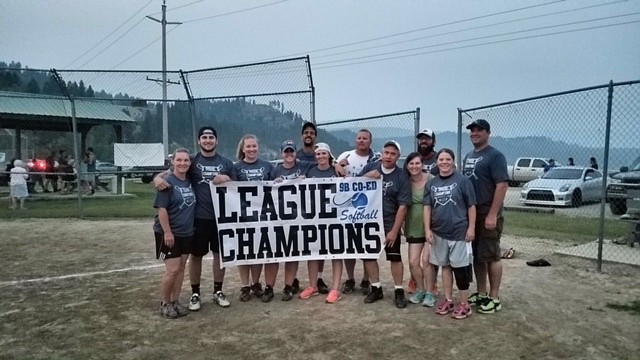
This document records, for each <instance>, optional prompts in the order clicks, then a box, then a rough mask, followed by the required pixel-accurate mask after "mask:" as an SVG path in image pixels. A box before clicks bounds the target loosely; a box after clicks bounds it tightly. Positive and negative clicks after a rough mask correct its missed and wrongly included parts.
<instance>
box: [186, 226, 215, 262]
mask: <svg viewBox="0 0 640 360" xmlns="http://www.w3.org/2000/svg"><path fill="white" fill-rule="evenodd" d="M193 226H194V229H193V250H192V251H191V253H192V254H193V255H194V256H198V257H200V256H205V255H207V254H208V253H209V250H211V252H213V253H214V254H219V253H220V239H219V237H218V224H217V223H216V221H215V220H213V219H211V220H209V219H198V218H196V219H195V221H194V222H193Z"/></svg>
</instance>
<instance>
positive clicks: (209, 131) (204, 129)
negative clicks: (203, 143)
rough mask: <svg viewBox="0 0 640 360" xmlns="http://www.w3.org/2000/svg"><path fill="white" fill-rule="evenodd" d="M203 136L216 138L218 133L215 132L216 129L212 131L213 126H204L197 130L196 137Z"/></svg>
mask: <svg viewBox="0 0 640 360" xmlns="http://www.w3.org/2000/svg"><path fill="white" fill-rule="evenodd" d="M204 134H209V135H213V136H215V137H216V138H217V137H218V133H217V132H216V129H214V128H213V126H209V125H205V126H203V127H201V128H200V130H198V137H200V136H202V135H204Z"/></svg>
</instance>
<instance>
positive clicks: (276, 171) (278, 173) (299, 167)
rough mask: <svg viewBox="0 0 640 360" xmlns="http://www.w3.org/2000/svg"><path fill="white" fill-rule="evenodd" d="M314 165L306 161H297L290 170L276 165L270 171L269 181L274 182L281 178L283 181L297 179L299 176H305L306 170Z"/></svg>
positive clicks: (281, 165)
mask: <svg viewBox="0 0 640 360" xmlns="http://www.w3.org/2000/svg"><path fill="white" fill-rule="evenodd" d="M313 165H315V163H311V162H308V161H297V162H296V163H295V164H294V165H293V166H292V167H291V168H288V169H287V168H285V167H284V165H283V164H278V165H276V167H274V168H273V170H271V179H272V180H275V179H277V178H279V177H282V178H283V179H284V180H292V179H297V178H299V177H300V176H305V174H306V173H307V170H309V168H310V167H311V166H313Z"/></svg>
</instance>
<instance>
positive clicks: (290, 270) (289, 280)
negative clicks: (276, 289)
mask: <svg viewBox="0 0 640 360" xmlns="http://www.w3.org/2000/svg"><path fill="white" fill-rule="evenodd" d="M297 272H298V262H297V261H292V262H288V263H284V284H285V285H289V286H291V285H293V279H295V278H296V273H297Z"/></svg>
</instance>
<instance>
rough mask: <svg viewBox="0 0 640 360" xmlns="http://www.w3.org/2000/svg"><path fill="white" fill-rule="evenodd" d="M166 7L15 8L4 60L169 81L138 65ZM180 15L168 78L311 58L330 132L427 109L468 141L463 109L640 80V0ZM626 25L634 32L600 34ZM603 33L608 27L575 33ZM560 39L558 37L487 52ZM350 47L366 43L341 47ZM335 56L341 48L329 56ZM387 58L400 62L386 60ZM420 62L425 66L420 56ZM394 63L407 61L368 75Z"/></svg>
mask: <svg viewBox="0 0 640 360" xmlns="http://www.w3.org/2000/svg"><path fill="white" fill-rule="evenodd" d="M160 5H161V0H151V1H149V0H126V1H125V0H109V1H102V0H92V1H86V0H56V1H54V0H38V1H36V0H2V1H0V60H3V61H6V62H9V61H20V62H21V63H22V64H23V66H29V67H31V68H44V69H49V68H62V69H64V68H67V69H78V68H81V69H145V70H159V69H161V64H162V62H161V42H160V41H157V42H155V43H154V44H152V45H151V46H149V47H148V48H147V49H145V50H144V51H142V52H140V53H139V54H137V55H135V56H133V57H131V55H132V54H134V53H136V52H137V51H139V50H140V49H142V48H143V47H145V46H147V45H148V44H150V43H152V42H153V41H154V40H156V39H157V38H158V37H159V36H160V25H159V24H158V23H155V22H153V21H151V20H149V19H144V20H142V19H143V18H144V16H145V15H153V16H154V17H156V18H159V17H160V16H161V15H160V14H159V11H160ZM596 5H601V6H596ZM167 7H168V9H169V10H170V11H169V12H168V13H167V14H168V15H167V19H168V21H181V22H184V24H183V25H180V26H178V27H177V28H176V29H174V30H171V29H172V28H173V26H169V27H168V30H171V31H170V32H169V34H168V35H167V42H168V45H167V51H168V57H167V59H168V60H167V61H168V69H173V70H177V69H185V70H192V69H200V68H210V67H218V66H225V65H233V64H241V63H250V62H255V61H260V60H265V59H272V58H282V57H290V56H298V55H304V54H309V55H310V56H311V64H312V72H313V78H314V83H315V86H316V102H317V105H316V118H317V121H318V122H326V121H329V120H338V119H347V118H354V117H365V116H372V115H378V114H385V113H394V112H400V111H408V110H413V109H415V108H416V107H420V108H421V115H422V116H421V118H422V127H427V126H428V127H431V128H434V129H435V130H437V131H442V130H455V128H456V122H457V112H456V108H458V107H462V108H469V107H475V106H481V105H487V104H491V103H497V102H503V101H509V100H514V99H519V98H524V97H529V96H537V95H542V94H546V93H552V92H558V91H564V90H570V89H574V88H580V87H587V86H592V85H600V84H604V83H607V82H608V81H609V80H611V79H613V80H614V81H627V80H637V79H640V14H639V13H640V1H637V0H634V1H599V0H584V1H582V0H574V1H553V0H547V1H536V0H526V1H525V0H523V1H514V0H504V1H497V0H496V1H480V0H475V1H471V0H468V1H444V0H442V1H426V0H425V1H417V0H416V1H406V0H404V1H403V0H393V1H392V0H385V1H382V0H370V1H364V0H362V1H338V0H323V1H320V0H317V1H311V0H288V1H277V0H251V1H249V0H247V1H238V0H233V1H206V0H205V1H196V0H168V1H167ZM585 7H591V8H588V9H580V8H585ZM176 8H177V9H176ZM251 8H254V9H251ZM522 8H526V9H522ZM141 9H142V10H141ZM171 9H175V10H171ZM517 9H522V10H517ZM136 13H137V14H136ZM498 13H502V14H498ZM203 18H208V19H203ZM525 18H528V19H525ZM602 18H607V19H602ZM127 19H130V20H129V21H128V22H126V23H125V24H124V25H123V26H122V27H121V28H119V29H118V30H116V29H117V28H118V27H119V26H120V25H122V24H123V23H124V22H125V21H126V20H127ZM198 19H202V20H198ZM596 19H601V20H596ZM193 20H197V21H193ZM591 20H593V21H591ZM138 22H139V23H138ZM507 22H508V23H507ZM630 22H631V23H630ZM136 23H138V24H137V25H136ZM568 23H573V24H571V25H564V26H561V25H563V24H568ZM619 23H629V24H625V25H617V26H609V27H601V26H605V25H611V24H619ZM543 27H547V28H546V29H540V28H543ZM592 27H601V28H596V29H591V30H584V31H573V32H566V31H571V30H577V29H586V28H592ZM129 29H131V30H130V31H128V32H127V30H129ZM531 29H538V30H532V31H527V30H531ZM114 30H115V32H114ZM111 32H114V33H113V35H111V36H109V37H108V38H106V40H104V41H103V42H102V43H100V44H99V45H98V46H97V47H95V49H93V50H91V51H89V52H88V53H87V54H86V55H84V56H82V55H83V54H85V52H87V51H88V50H90V49H91V48H92V47H94V46H95V45H96V44H98V42H99V41H101V40H103V39H104V38H105V37H106V36H107V35H109V34H110V33H111ZM125 32H126V33H125ZM559 32H565V33H559ZM400 33H405V34H404V35H398V36H392V35H395V34H400ZM505 33H510V34H508V35H500V34H505ZM549 33H559V34H555V35H550V36H541V37H534V38H527V39H521V40H515V41H507V42H501V43H493V44H486V45H478V44H480V43H487V42H497V41H503V40H508V39H516V38H522V37H531V36H537V35H541V34H549ZM120 36H122V37H121V38H120V39H118V37H120ZM381 37H385V38H384V39H380V40H375V41H366V40H371V39H375V38H381ZM474 38H482V39H476V40H472V39H474ZM416 39H417V40H416ZM412 40H413V41H412ZM365 41H366V42H365ZM112 43H113V45H111V47H109V48H108V49H106V50H104V52H102V53H101V54H100V55H98V56H97V57H95V59H93V60H91V61H89V62H87V61H88V60H90V59H91V58H92V57H93V56H95V55H96V54H97V53H98V52H99V51H102V50H103V49H105V48H106V47H107V46H108V45H109V44H112ZM350 43H358V44H356V45H349V46H343V47H337V46H339V45H344V44H350ZM443 43H449V44H448V45H440V44H443ZM387 44H391V45H390V46H383V45H387ZM374 46H376V48H373V49H368V50H362V51H356V50H361V49H364V48H370V47H374ZM330 47H337V48H334V49H331V50H320V51H317V50H319V49H326V48H330ZM460 47H464V48H460ZM415 48H419V49H417V50H410V51H403V50H405V49H415ZM454 48H459V49H454ZM345 52H348V53H345ZM337 53H343V54H337ZM381 53H388V54H387V55H384V56H373V55H376V54H381ZM417 53H426V54H420V55H415V56H407V55H411V54H417ZM81 56H82V57H81ZM79 57H80V58H79ZM129 57H131V58H130V59H128V60H126V61H124V60H125V59H127V58H129ZM389 57H398V58H396V59H389V60H385V61H376V62H368V63H363V62H365V61H371V60H377V59H381V58H389ZM352 58H358V59H355V60H347V61H344V60H345V59H352ZM340 60H343V61H340ZM357 62H359V63H358V64H355V65H350V66H338V65H345V64H353V63H357ZM158 91H159V94H160V90H158ZM159 97H160V95H159Z"/></svg>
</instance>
